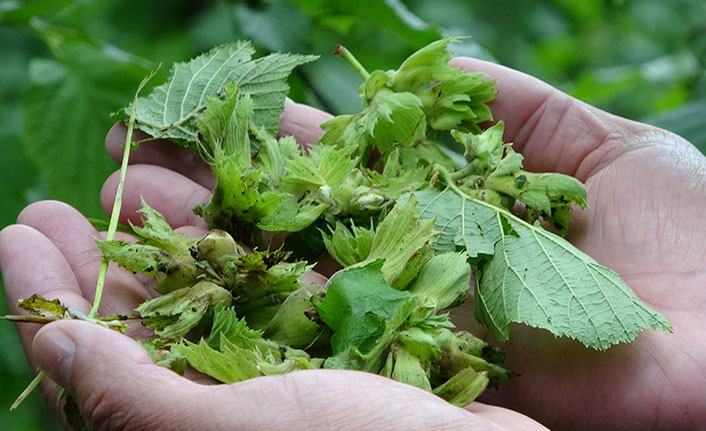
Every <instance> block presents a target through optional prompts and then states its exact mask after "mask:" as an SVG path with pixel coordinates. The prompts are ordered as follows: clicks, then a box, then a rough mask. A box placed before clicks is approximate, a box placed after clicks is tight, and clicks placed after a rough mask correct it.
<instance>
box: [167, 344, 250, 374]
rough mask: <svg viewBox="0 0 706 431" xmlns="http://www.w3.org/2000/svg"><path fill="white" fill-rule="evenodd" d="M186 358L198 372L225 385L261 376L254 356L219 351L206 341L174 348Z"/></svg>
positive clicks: (232, 350)
mask: <svg viewBox="0 0 706 431" xmlns="http://www.w3.org/2000/svg"><path fill="white" fill-rule="evenodd" d="M172 348H173V349H176V350H178V351H179V352H180V353H181V354H183V355H184V356H185V357H186V360H187V361H188V362H189V365H191V366H192V367H194V368H195V369H196V370H198V371H200V372H202V373H204V374H206V375H209V376H211V377H213V378H214V379H216V380H218V381H221V382H223V383H236V382H240V381H243V380H247V379H252V378H254V377H258V376H260V375H261V374H260V370H259V369H258V367H257V362H256V360H255V358H254V357H253V356H254V355H253V354H252V353H251V352H249V351H247V350H244V349H238V348H236V349H231V348H229V347H224V348H223V351H218V350H216V349H214V348H212V347H211V346H209V344H208V343H207V342H206V341H205V340H203V339H202V340H201V341H200V342H199V343H198V344H196V343H191V342H188V341H186V342H185V344H176V345H174V346H172Z"/></svg>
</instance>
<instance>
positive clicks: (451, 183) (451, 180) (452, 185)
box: [434, 165, 480, 202]
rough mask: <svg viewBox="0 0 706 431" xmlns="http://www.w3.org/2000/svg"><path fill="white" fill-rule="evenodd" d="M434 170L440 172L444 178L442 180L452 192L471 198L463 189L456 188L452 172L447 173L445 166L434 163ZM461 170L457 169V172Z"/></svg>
mask: <svg viewBox="0 0 706 431" xmlns="http://www.w3.org/2000/svg"><path fill="white" fill-rule="evenodd" d="M434 170H436V172H438V173H439V174H441V177H442V178H443V179H444V181H445V182H446V185H447V186H448V187H449V188H450V189H451V190H453V191H454V192H456V193H457V194H458V195H459V196H462V197H466V198H469V199H473V198H472V197H470V196H468V195H467V194H466V193H464V192H463V190H461V189H460V188H458V186H457V185H456V182H455V179H454V177H453V174H451V173H449V171H447V170H446V168H444V167H443V166H441V165H436V166H435V167H434ZM462 171H463V170H461V171H458V172H462ZM458 172H455V173H458ZM461 178H463V177H461ZM474 200H477V199H474ZM479 202H480V201H479Z"/></svg>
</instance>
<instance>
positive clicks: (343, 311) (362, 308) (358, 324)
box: [316, 260, 411, 355]
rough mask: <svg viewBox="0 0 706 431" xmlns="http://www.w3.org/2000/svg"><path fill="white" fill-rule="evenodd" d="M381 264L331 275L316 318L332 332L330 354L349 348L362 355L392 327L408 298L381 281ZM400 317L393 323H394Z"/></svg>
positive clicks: (370, 264)
mask: <svg viewBox="0 0 706 431" xmlns="http://www.w3.org/2000/svg"><path fill="white" fill-rule="evenodd" d="M382 263H383V261H382V260H377V261H374V262H371V263H369V264H367V265H366V266H362V267H357V268H351V269H348V270H346V271H345V272H343V273H342V274H341V275H339V276H338V277H335V278H334V279H332V280H331V284H330V285H329V287H328V291H327V292H326V297H325V299H324V301H323V302H321V303H320V304H318V305H317V307H316V308H317V310H318V312H319V317H321V320H322V321H323V322H324V323H326V324H327V325H328V326H329V327H330V328H331V329H332V330H333V331H334V334H333V336H332V337H331V347H332V348H333V353H334V355H336V354H338V353H341V352H345V351H346V350H348V348H349V347H355V348H356V349H358V350H359V351H360V352H361V353H362V354H366V353H369V352H370V351H372V350H373V349H374V348H375V347H376V346H377V345H378V344H379V342H380V338H381V336H382V335H383V333H385V332H387V331H389V330H390V328H389V327H390V326H394V323H395V322H393V321H392V319H391V318H392V317H393V316H395V315H396V314H397V313H398V312H399V311H400V310H401V309H403V308H405V304H406V303H407V302H409V301H410V298H411V295H410V294H409V293H408V292H404V291H398V290H395V289H393V288H392V287H390V285H389V284H388V283H387V282H386V281H385V279H384V278H383V275H382ZM407 313H409V311H407ZM404 318H406V316H404V317H403V319H402V320H401V321H397V322H396V324H397V326H399V325H400V324H401V323H402V321H404ZM392 329H396V327H395V328H392Z"/></svg>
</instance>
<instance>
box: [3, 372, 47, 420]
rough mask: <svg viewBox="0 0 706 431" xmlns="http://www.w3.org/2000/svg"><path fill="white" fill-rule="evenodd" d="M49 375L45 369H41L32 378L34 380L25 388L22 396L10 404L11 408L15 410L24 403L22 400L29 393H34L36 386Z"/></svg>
mask: <svg viewBox="0 0 706 431" xmlns="http://www.w3.org/2000/svg"><path fill="white" fill-rule="evenodd" d="M46 375H47V373H45V372H44V371H40V372H39V374H37V375H36V376H35V378H34V380H32V382H31V383H30V384H29V385H28V386H27V387H26V388H25V390H24V391H22V393H21V394H20V396H18V397H17V399H16V400H15V402H14V403H12V405H11V406H10V410H15V409H16V408H17V407H18V406H19V405H20V404H22V401H24V400H25V398H27V397H28V396H29V394H31V393H32V391H33V390H34V388H36V387H37V386H39V383H40V382H41V381H42V380H43V379H44V377H45V376H46Z"/></svg>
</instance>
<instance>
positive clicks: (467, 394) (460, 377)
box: [432, 368, 488, 407]
mask: <svg viewBox="0 0 706 431" xmlns="http://www.w3.org/2000/svg"><path fill="white" fill-rule="evenodd" d="M486 386H488V373H487V372H480V373H479V372H477V371H475V370H474V369H473V368H466V369H465V370H463V371H461V372H459V373H457V374H456V375H454V376H453V377H451V378H450V379H449V380H448V381H447V382H446V383H444V384H443V385H441V386H438V387H436V388H434V390H433V391H432V392H433V393H434V395H436V396H438V397H441V398H443V399H445V400H446V401H448V402H449V403H451V404H453V405H455V406H458V407H464V406H467V405H468V404H470V403H471V402H472V401H473V400H475V399H476V398H478V396H479V395H480V394H481V393H483V391H484V390H485V388H486Z"/></svg>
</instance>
